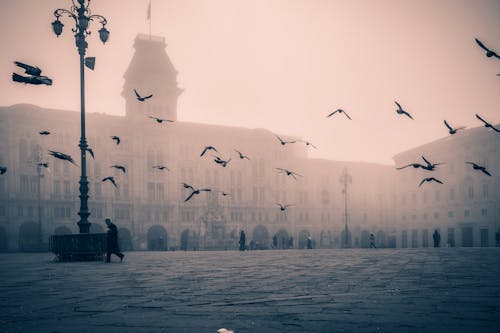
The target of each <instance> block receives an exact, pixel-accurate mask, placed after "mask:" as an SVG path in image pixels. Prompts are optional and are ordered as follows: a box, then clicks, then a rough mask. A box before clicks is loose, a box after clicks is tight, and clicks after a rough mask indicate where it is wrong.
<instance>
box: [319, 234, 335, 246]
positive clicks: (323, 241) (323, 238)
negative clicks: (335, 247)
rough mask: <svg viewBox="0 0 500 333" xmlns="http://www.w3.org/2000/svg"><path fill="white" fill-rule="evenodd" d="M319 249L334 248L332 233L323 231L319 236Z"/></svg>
mask: <svg viewBox="0 0 500 333" xmlns="http://www.w3.org/2000/svg"><path fill="white" fill-rule="evenodd" d="M319 247H321V248H331V247H332V233H331V232H330V231H326V230H323V231H321V233H320V234H319Z"/></svg>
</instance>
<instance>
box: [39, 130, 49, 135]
mask: <svg viewBox="0 0 500 333" xmlns="http://www.w3.org/2000/svg"><path fill="white" fill-rule="evenodd" d="M38 134H40V135H49V134H50V132H49V131H40V132H38Z"/></svg>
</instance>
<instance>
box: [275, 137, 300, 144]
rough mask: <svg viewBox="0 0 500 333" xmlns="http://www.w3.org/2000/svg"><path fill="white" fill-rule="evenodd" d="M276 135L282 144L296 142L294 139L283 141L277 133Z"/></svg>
mask: <svg viewBox="0 0 500 333" xmlns="http://www.w3.org/2000/svg"><path fill="white" fill-rule="evenodd" d="M276 137H277V138H278V140H279V141H280V143H281V145H282V146H284V145H286V144H287V143H295V142H296V141H285V140H283V139H282V138H280V137H279V136H277V135H276Z"/></svg>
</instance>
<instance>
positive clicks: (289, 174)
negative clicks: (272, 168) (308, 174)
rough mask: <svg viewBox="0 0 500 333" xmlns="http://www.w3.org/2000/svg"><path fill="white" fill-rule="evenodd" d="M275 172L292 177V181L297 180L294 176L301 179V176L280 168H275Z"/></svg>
mask: <svg viewBox="0 0 500 333" xmlns="http://www.w3.org/2000/svg"><path fill="white" fill-rule="evenodd" d="M276 170H278V172H279V173H283V174H286V175H287V176H292V177H293V179H295V180H297V177H295V176H299V177H303V176H302V175H299V174H298V173H296V172H293V171H291V170H287V169H282V168H276Z"/></svg>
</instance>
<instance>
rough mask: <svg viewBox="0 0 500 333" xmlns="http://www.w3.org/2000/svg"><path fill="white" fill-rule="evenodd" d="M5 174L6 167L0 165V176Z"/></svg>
mask: <svg viewBox="0 0 500 333" xmlns="http://www.w3.org/2000/svg"><path fill="white" fill-rule="evenodd" d="M6 172H7V167H6V166H3V165H0V175H3V174H4V173H6Z"/></svg>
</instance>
